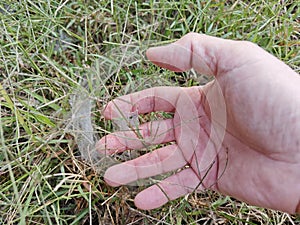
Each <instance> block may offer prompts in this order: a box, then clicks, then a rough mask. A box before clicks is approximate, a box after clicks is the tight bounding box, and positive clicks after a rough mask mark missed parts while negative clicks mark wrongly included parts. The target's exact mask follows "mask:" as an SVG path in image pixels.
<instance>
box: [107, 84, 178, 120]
mask: <svg viewBox="0 0 300 225" xmlns="http://www.w3.org/2000/svg"><path fill="white" fill-rule="evenodd" d="M181 91H182V88H180V87H154V88H149V89H146V90H143V91H139V92H135V93H133V94H129V95H124V96H121V97H118V98H116V99H114V100H113V101H110V102H109V103H108V104H107V106H106V107H105V109H104V111H103V115H104V117H105V118H106V119H116V118H120V117H125V118H126V113H129V112H135V111H138V113H139V114H144V113H149V112H156V111H164V112H173V111H174V110H175V105H176V102H177V99H178V97H179V94H180V92H181Z"/></svg>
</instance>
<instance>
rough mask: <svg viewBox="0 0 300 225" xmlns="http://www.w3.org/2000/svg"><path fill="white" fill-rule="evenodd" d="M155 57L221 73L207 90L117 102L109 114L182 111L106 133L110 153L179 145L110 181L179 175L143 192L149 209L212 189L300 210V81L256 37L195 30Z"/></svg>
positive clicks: (147, 94)
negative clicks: (249, 38) (247, 38)
mask: <svg viewBox="0 0 300 225" xmlns="http://www.w3.org/2000/svg"><path fill="white" fill-rule="evenodd" d="M147 57H148V59H149V60H151V61H152V62H154V63H155V64H157V65H159V66H162V67H164V68H167V69H170V70H173V71H186V70H189V69H191V68H193V69H194V70H196V71H197V72H198V73H204V74H208V75H213V76H215V80H214V81H212V82H210V83H208V84H207V85H205V86H202V87H191V88H179V87H156V88H151V89H146V90H144V91H140V92H136V93H133V94H130V95H126V96H122V97H119V98H116V99H115V100H113V101H111V102H109V103H108V105H107V106H106V108H105V110H104V112H103V115H104V117H105V118H106V119H114V118H119V117H122V116H123V115H124V114H126V113H129V112H133V111H138V113H139V114H144V113H149V112H156V111H164V112H173V113H174V117H173V118H172V119H165V120H161V121H152V122H148V123H145V124H142V125H140V126H139V129H138V130H132V131H123V132H116V133H112V134H109V135H107V136H105V137H103V138H102V139H101V140H100V141H99V142H98V144H97V149H98V150H99V151H100V152H102V153H103V152H104V151H105V152H106V153H108V154H114V153H119V152H123V151H125V150H137V149H141V148H143V147H145V146H147V145H157V144H161V143H169V142H171V144H170V145H167V146H166V147H162V148H160V149H157V150H155V151H152V152H150V153H147V154H145V155H143V156H141V157H139V158H136V159H133V160H130V161H127V162H124V163H121V164H118V165H115V166H112V167H110V168H109V169H108V170H107V171H106V173H105V175H104V178H105V181H106V182H107V183H108V184H109V185H111V186H119V185H124V184H127V183H130V182H133V181H136V180H138V179H141V178H147V177H151V176H154V175H157V174H162V173H165V172H168V171H176V170H178V169H181V170H179V172H177V173H175V174H174V175H172V176H170V177H168V178H167V179H165V180H163V181H160V182H159V183H157V184H155V185H153V186H151V187H148V188H147V189H145V190H143V191H142V192H140V193H139V194H138V195H137V196H136V198H135V204H136V206H137V207H138V208H141V209H153V208H157V207H160V206H161V205H163V204H165V203H166V202H168V201H169V200H173V199H176V198H178V197H180V196H183V195H186V194H187V193H190V192H193V191H195V190H196V189H197V191H201V190H204V189H206V188H208V189H212V190H215V191H218V192H221V193H223V194H225V195H230V196H233V197H235V198H237V199H239V200H242V201H245V202H248V203H249V204H252V205H257V206H261V207H267V208H272V209H276V210H281V211H285V212H289V213H295V212H300V138H299V137H300V89H299V87H300V77H299V76H298V74H296V73H295V72H294V71H293V70H292V69H290V68H289V67H288V66H287V65H285V64H284V63H283V62H281V61H280V60H278V59H276V58H275V57H273V56H272V55H270V54H268V53H267V52H265V51H264V50H263V49H261V48H260V47H258V46H257V45H255V44H252V43H250V42H243V41H231V40H223V39H219V38H215V37H209V36H206V35H200V34H194V33H191V34H188V35H186V36H184V37H183V38H181V39H180V40H179V41H177V42H175V43H173V44H170V45H168V46H162V47H156V48H150V49H149V50H148V51H147Z"/></svg>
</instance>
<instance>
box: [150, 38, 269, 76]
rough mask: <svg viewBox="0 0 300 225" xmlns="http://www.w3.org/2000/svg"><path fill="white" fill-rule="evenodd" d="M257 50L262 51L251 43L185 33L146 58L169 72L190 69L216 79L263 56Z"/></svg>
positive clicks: (156, 48) (154, 49) (153, 49)
mask: <svg viewBox="0 0 300 225" xmlns="http://www.w3.org/2000/svg"><path fill="white" fill-rule="evenodd" d="M257 51H261V52H264V51H263V50H262V49H261V48H259V47H258V46H257V45H255V44H253V43H251V42H247V41H233V40H225V39H222V38H216V37H211V36H208V35H204V34H197V33H189V34H187V35H185V36H183V37H182V38H181V39H179V40H178V41H176V42H174V43H172V44H170V45H166V46H161V47H154V48H150V49H148V51H147V52H146V55H147V58H148V59H149V60H150V61H152V62H153V63H155V64H156V65H158V66H161V67H164V68H166V69H169V70H172V71H176V72H183V71H187V70H189V69H191V68H193V69H195V70H196V71H197V72H198V73H202V74H206V75H215V76H217V75H219V74H222V73H225V72H228V71H231V70H233V69H235V68H236V67H240V66H241V65H244V64H245V63H248V62H250V61H252V60H253V61H255V60H259V59H260V58H261V57H262V56H263V55H265V54H261V53H260V54H257ZM265 53H266V52H265Z"/></svg>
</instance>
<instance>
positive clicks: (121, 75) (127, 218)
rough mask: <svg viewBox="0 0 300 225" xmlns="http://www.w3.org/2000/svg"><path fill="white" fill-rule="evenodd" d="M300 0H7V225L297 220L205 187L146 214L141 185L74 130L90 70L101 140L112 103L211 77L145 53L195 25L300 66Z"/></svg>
mask: <svg viewBox="0 0 300 225" xmlns="http://www.w3.org/2000/svg"><path fill="white" fill-rule="evenodd" d="M299 5H300V3H299V1H292V0H290V1H289V0H288V1H283V0H276V1H275V0H272V1H264V0H258V1H239V0H236V1H234V0H232V1H229V0H228V1H217V0H214V1H213V0H211V1H209V0H205V1H200V0H198V1H197V0H195V1H191V0H180V1H175V0H174V1H165V0H162V1H155V0H148V1H133V0H129V1H125V0H120V1H115V0H98V1H93V0H85V1H84V0H76V1H69V0H57V1H54V0H48V1H44V0H36V1H30V0H22V1H4V0H0V20H1V25H0V142H1V144H0V148H1V151H0V224H299V223H300V218H299V217H298V218H297V217H296V216H293V215H288V214H285V213H281V212H277V211H273V210H268V209H261V208H257V207H252V206H248V205H247V204H245V203H242V202H239V201H236V200H235V199H232V198H229V197H226V196H222V195H220V194H217V193H213V192H209V191H208V192H205V193H198V194H195V193H193V194H190V195H189V196H186V197H185V198H181V199H178V200H176V201H173V202H171V203H168V204H167V205H165V206H164V207H162V208H160V209H157V210H152V211H140V210H138V209H136V208H135V206H134V204H133V198H134V196H135V195H136V193H137V192H138V191H140V190H142V187H136V188H135V187H120V188H111V187H108V186H107V185H106V184H105V183H104V182H103V180H102V177H101V174H97V173H96V172H95V171H94V170H93V169H92V168H91V166H89V165H88V164H87V163H85V162H84V161H83V160H82V159H81V157H80V152H79V151H78V147H77V145H76V141H75V139H74V135H73V134H72V133H71V132H69V131H68V129H66V127H67V124H68V122H69V121H70V117H71V115H70V111H71V107H70V98H71V96H72V92H73V90H75V89H77V88H78V86H80V83H81V81H82V79H83V77H86V76H88V74H91V73H95V74H97V79H98V81H99V79H100V81H99V86H97V87H95V86H93V85H92V87H91V88H90V89H95V90H90V89H89V90H90V93H91V94H90V99H91V100H93V102H94V103H95V104H94V108H93V112H92V118H93V122H94V126H95V130H96V132H97V134H98V136H99V137H101V136H103V135H105V134H106V133H107V132H110V131H111V129H112V126H111V124H110V122H109V121H108V122H107V121H104V120H103V118H102V117H101V114H100V110H101V109H102V107H103V105H104V104H105V103H107V102H108V101H109V100H111V99H112V98H114V97H116V96H119V95H123V94H126V93H129V92H133V91H137V90H142V89H144V88H146V87H151V86H158V85H180V86H192V85H199V84H203V83H205V82H206V81H205V79H200V80H199V79H198V78H197V77H195V76H193V75H191V74H190V73H173V72H169V71H165V70H162V69H160V68H157V67H155V66H153V65H151V64H149V63H148V62H147V61H146V59H145V58H144V55H143V53H144V50H145V49H147V47H149V46H153V45H162V44H166V43H169V42H172V41H174V40H176V39H178V38H180V37H181V36H183V35H184V34H186V33H188V32H191V31H193V32H199V33H205V34H209V35H213V36H217V37H222V38H229V39H235V40H249V41H252V42H255V43H257V44H258V45H260V46H261V47H263V48H264V49H266V50H267V51H268V52H270V53H272V54H273V55H275V56H276V57H278V58H279V59H281V60H283V61H284V62H285V63H287V64H288V65H289V66H291V67H292V68H293V69H294V70H295V71H296V72H298V73H299V71H300V54H299V46H300V40H299V37H300V25H299V24H300V9H299ZM128 49H129V50H128ZM112 68H113V69H112ZM237 185H238V184H237Z"/></svg>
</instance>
